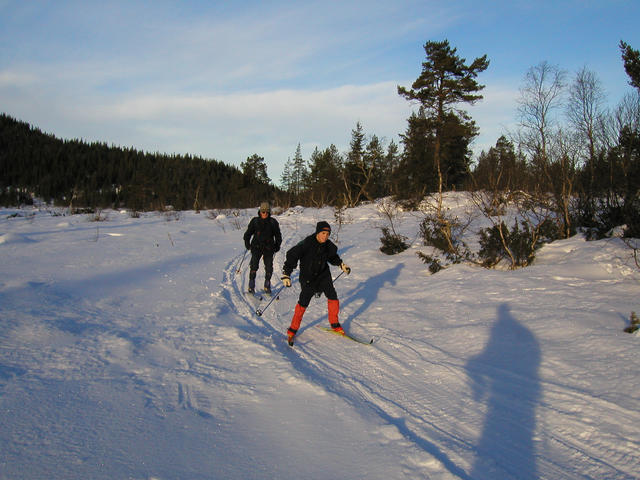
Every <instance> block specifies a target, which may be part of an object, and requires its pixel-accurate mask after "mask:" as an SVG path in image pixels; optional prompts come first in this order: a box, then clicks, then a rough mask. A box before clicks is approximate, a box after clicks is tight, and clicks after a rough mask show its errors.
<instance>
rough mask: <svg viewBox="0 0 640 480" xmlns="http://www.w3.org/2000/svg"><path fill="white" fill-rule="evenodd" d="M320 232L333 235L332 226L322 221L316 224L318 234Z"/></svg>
mask: <svg viewBox="0 0 640 480" xmlns="http://www.w3.org/2000/svg"><path fill="white" fill-rule="evenodd" d="M320 232H329V233H331V225H329V224H328V223H327V222H325V221H324V220H322V221H321V222H318V223H316V233H320Z"/></svg>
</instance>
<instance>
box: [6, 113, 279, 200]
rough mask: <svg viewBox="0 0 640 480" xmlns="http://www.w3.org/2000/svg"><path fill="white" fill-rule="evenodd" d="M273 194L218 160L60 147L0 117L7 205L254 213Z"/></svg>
mask: <svg viewBox="0 0 640 480" xmlns="http://www.w3.org/2000/svg"><path fill="white" fill-rule="evenodd" d="M276 190H277V189H276V188H275V187H274V186H272V185H269V184H268V183H265V182H262V181H259V180H257V179H255V178H254V177H252V176H248V175H245V174H244V173H243V172H242V171H240V170H239V169H238V168H236V167H234V166H230V165H227V164H224V163H222V162H219V161H216V160H206V159H202V158H199V157H192V156H190V155H186V156H181V155H166V154H160V153H155V154H151V153H144V152H140V151H138V150H135V149H132V148H120V147H115V146H108V145H106V144H104V143H86V142H84V141H81V140H60V139H58V138H56V137H54V136H53V135H49V134H45V133H43V132H41V131H40V130H39V129H37V128H35V127H31V126H30V125H29V124H27V123H25V122H22V121H18V120H16V119H14V118H12V117H10V116H8V115H6V114H2V115H0V204H2V205H19V204H21V203H30V202H32V199H33V197H34V196H35V197H38V198H41V199H43V200H44V201H46V202H53V203H55V204H56V205H65V206H74V207H75V206H77V207H91V208H106V207H110V208H118V207H127V208H130V209H133V210H139V211H145V210H163V209H165V208H167V207H168V206H171V207H173V208H175V209H177V210H187V209H194V210H197V209H209V208H224V207H231V206H233V207H243V206H245V207H249V206H254V205H257V204H259V203H260V201H261V200H262V199H264V198H269V197H272V196H273V195H274V193H275V192H276Z"/></svg>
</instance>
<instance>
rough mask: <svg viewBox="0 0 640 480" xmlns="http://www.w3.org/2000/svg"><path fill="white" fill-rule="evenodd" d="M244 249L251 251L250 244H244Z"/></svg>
mask: <svg viewBox="0 0 640 480" xmlns="http://www.w3.org/2000/svg"><path fill="white" fill-rule="evenodd" d="M244 248H246V249H247V250H251V244H250V243H249V242H244Z"/></svg>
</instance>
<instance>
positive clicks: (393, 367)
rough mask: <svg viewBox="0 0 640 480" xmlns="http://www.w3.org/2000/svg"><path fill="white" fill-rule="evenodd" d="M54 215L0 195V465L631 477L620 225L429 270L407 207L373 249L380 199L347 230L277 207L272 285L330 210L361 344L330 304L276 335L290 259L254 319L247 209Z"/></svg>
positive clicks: (629, 261) (167, 473)
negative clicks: (395, 244) (399, 237)
mask: <svg viewBox="0 0 640 480" xmlns="http://www.w3.org/2000/svg"><path fill="white" fill-rule="evenodd" d="M447 206H448V207H450V208H451V209H452V210H451V211H452V212H453V213H457V214H460V215H464V211H466V210H468V208H469V202H467V201H466V200H465V198H464V196H463V195H462V194H459V195H457V196H453V197H451V198H449V199H448V203H447ZM61 212H62V210H58V211H54V210H53V209H45V208H40V209H22V210H18V209H0V479H2V480H5V479H53V478H59V479H63V478H64V479H88V478H91V479H130V478H131V479H162V480H164V479H218V478H220V479H222V478H224V479H243V480H245V479H296V480H299V479H306V480H308V479H318V480H320V479H322V480H327V479H342V480H349V479H367V480H370V479H381V480H382V479H384V480H389V479H401V478H407V479H417V478H420V479H422V478H428V479H436V480H437V479H474V480H476V479H534V478H535V479H549V480H560V479H598V480H603V479H611V480H613V479H616V480H620V479H637V478H639V475H640V474H639V473H638V472H640V370H639V368H638V358H639V352H640V336H638V335H633V334H632V335H630V334H627V333H624V332H623V329H624V328H625V327H626V326H627V325H628V322H629V317H630V314H631V311H634V310H635V311H637V312H638V313H640V271H639V269H638V267H637V266H636V265H635V263H634V260H633V258H632V251H631V250H630V249H629V248H628V247H627V246H626V245H625V244H624V243H623V242H622V240H620V239H608V240H601V241H597V242H586V241H585V240H584V238H583V237H581V236H576V237H573V238H571V239H568V240H563V241H558V242H554V243H553V244H550V245H546V246H544V247H543V248H542V250H541V251H539V253H538V256H537V259H536V261H535V263H534V265H533V266H531V267H529V268H526V269H521V270H516V271H508V270H504V269H503V270H486V269H482V268H480V267H477V266H471V265H456V266H451V267H450V268H448V269H446V270H443V271H441V272H439V273H437V274H436V275H430V274H429V272H428V269H427V267H426V265H424V264H423V263H422V262H421V260H420V259H419V258H418V256H417V255H416V252H418V251H426V247H424V246H422V245H421V242H420V240H419V238H418V235H417V233H418V226H419V223H420V220H421V218H420V215H419V214H416V213H415V212H413V213H412V212H406V213H403V214H401V215H400V217H399V218H397V224H396V228H397V230H398V231H399V232H400V233H402V234H404V235H406V236H407V237H408V238H409V241H410V242H411V241H412V242H413V244H412V247H411V248H410V249H409V250H407V251H405V252H403V253H401V254H399V255H394V256H386V255H384V254H382V253H381V252H380V251H379V247H380V240H379V238H380V237H381V231H380V227H381V226H385V217H384V216H381V215H380V214H379V213H378V210H377V208H376V206H375V205H367V206H362V207H358V208H355V209H349V210H347V212H346V214H345V217H344V219H343V222H342V224H341V225H339V224H338V223H337V222H336V220H335V216H334V211H333V209H331V208H324V209H312V208H308V209H304V208H301V207H297V208H295V209H290V210H287V211H285V212H283V213H281V214H280V215H277V216H276V218H277V219H278V221H279V222H280V225H281V229H282V233H283V237H284V242H283V248H282V250H281V251H280V252H279V253H278V254H277V255H276V259H275V274H274V278H273V280H274V287H275V290H278V289H279V288H280V286H281V284H280V282H279V278H280V274H281V268H282V264H283V262H284V254H285V252H286V250H287V249H288V248H291V247H292V246H293V245H295V244H296V243H297V242H298V241H299V240H301V239H302V238H303V237H305V236H306V235H309V234H311V233H312V232H313V229H314V226H315V223H316V222H317V221H319V220H327V221H329V222H330V223H331V224H332V226H333V233H332V239H333V240H334V241H335V242H336V243H337V244H338V247H339V253H340V255H341V256H342V258H343V259H344V261H345V262H346V263H347V264H349V265H350V266H351V268H352V273H351V275H349V276H345V275H343V276H342V277H340V278H339V279H338V280H337V281H336V289H337V291H338V295H339V297H340V302H341V316H340V317H341V321H342V323H343V325H344V326H345V328H346V329H347V330H349V331H351V332H353V333H356V334H360V335H364V336H365V337H370V338H374V339H375V343H374V345H373V346H367V345H361V344H358V343H355V342H349V341H347V340H345V339H342V338H339V337H336V336H334V335H330V334H327V333H326V332H324V331H322V330H321V329H319V328H316V326H318V325H325V324H326V322H327V320H326V311H327V306H326V299H325V298H324V297H322V298H320V299H317V298H314V299H313V300H312V302H311V305H310V306H309V308H308V309H307V312H306V314H305V316H304V319H303V323H302V328H301V330H300V333H299V335H298V337H297V342H296V344H295V346H294V347H293V348H290V347H289V346H288V345H287V343H286V337H285V331H286V328H287V327H288V326H289V322H290V320H291V314H292V312H293V307H294V305H295V303H296V300H297V296H298V293H299V286H298V283H297V271H296V273H295V274H294V276H293V280H294V285H293V287H292V288H290V289H286V290H284V291H282V293H281V295H280V299H279V300H276V301H274V302H273V303H272V304H271V305H270V306H269V307H268V308H266V310H265V312H264V314H263V315H262V316H258V315H256V314H255V312H256V309H259V308H260V309H263V308H265V307H266V304H267V302H268V300H269V299H265V300H263V301H262V302H260V301H259V300H256V299H254V298H252V297H249V296H247V295H246V294H244V293H243V292H244V291H246V288H247V280H248V278H247V276H248V271H247V266H248V258H245V260H244V262H243V263H242V266H241V262H242V261H243V253H244V247H243V242H242V238H241V237H242V234H243V233H244V228H245V227H246V224H248V222H249V220H250V218H251V217H252V216H253V215H255V213H256V209H249V210H242V211H240V217H239V218H238V217H236V216H234V215H233V214H232V212H224V211H220V212H202V213H200V214H196V213H195V212H182V213H180V214H178V215H165V214H160V213H148V214H143V215H142V216H141V217H140V218H131V216H130V215H129V214H128V213H126V212H119V211H105V212H102V216H106V217H107V220H106V221H102V222H95V221H91V220H92V219H93V218H94V217H95V215H74V216H59V215H54V213H61ZM477 221H478V226H480V225H481V224H482V221H481V220H477ZM475 230H476V231H477V228H476V229H475ZM469 235H470V238H469V242H470V244H473V243H474V242H477V237H476V236H475V234H474V233H473V232H471V231H470V232H469ZM239 268H240V272H239V273H237V270H238V269H239ZM339 273H340V270H339V269H338V268H333V274H334V276H337V275H338V274H339ZM262 279H263V270H262V267H261V269H260V271H259V273H258V286H260V285H261V284H262Z"/></svg>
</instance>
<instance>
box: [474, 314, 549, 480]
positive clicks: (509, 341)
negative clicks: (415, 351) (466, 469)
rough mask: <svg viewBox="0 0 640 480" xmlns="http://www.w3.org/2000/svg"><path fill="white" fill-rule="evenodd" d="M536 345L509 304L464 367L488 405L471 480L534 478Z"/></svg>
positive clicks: (476, 394)
mask: <svg viewBox="0 0 640 480" xmlns="http://www.w3.org/2000/svg"><path fill="white" fill-rule="evenodd" d="M539 366H540V345H539V343H538V341H537V340H536V338H535V336H534V335H533V334H532V333H531V331H530V330H529V329H528V328H526V327H525V326H524V325H522V324H521V323H520V322H518V321H517V320H516V319H515V318H514V316H513V315H512V313H511V309H510V307H509V305H508V304H506V303H505V304H502V305H500V306H499V307H498V312H497V320H496V322H495V324H494V325H493V328H492V329H491V335H490V338H489V341H488V343H487V345H486V346H485V348H484V350H483V351H482V353H480V354H479V355H477V356H475V357H473V358H471V359H470V360H469V361H468V362H467V364H466V370H467V374H468V375H469V377H470V379H471V387H472V392H473V396H474V398H475V400H476V401H478V402H484V403H485V404H486V412H487V413H486V415H485V419H484V425H483V428H482V432H481V435H480V438H479V440H478V443H477V444H476V461H475V463H474V465H473V469H472V471H471V478H473V479H477V480H483V479H494V478H518V479H535V478H538V472H537V468H536V451H535V444H534V436H535V429H536V407H537V405H538V403H539V401H540V379H539V376H538V368H539Z"/></svg>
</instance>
